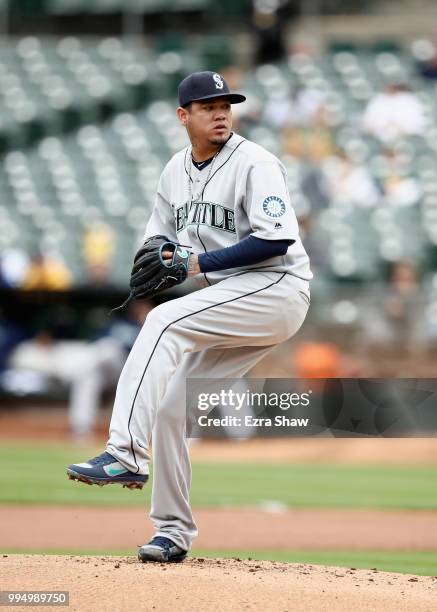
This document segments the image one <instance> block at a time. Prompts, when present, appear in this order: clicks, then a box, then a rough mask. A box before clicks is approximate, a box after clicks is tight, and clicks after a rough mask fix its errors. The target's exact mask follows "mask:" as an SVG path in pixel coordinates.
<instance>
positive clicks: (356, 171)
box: [322, 151, 381, 208]
mask: <svg viewBox="0 0 437 612" xmlns="http://www.w3.org/2000/svg"><path fill="white" fill-rule="evenodd" d="M322 177H323V182H322V184H323V185H324V191H325V195H326V198H327V199H328V201H332V200H336V201H343V202H349V203H351V204H354V205H355V206H360V207H362V208H370V207H372V206H375V205H376V204H377V203H378V201H379V200H380V198H381V192H380V191H379V190H378V186H377V183H376V181H375V180H374V179H373V177H372V175H371V174H370V172H369V170H368V168H367V166H365V165H364V164H361V163H357V162H355V161H353V160H352V159H351V158H350V157H349V156H348V155H347V154H346V153H345V152H344V151H339V152H338V153H337V155H335V156H333V157H329V158H328V159H326V160H325V161H324V163H323V165H322Z"/></svg>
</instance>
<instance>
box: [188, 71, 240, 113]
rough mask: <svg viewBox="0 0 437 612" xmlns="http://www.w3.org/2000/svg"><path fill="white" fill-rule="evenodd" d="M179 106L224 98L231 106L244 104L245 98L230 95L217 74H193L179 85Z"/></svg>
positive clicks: (223, 81) (238, 95) (224, 82)
mask: <svg viewBox="0 0 437 612" xmlns="http://www.w3.org/2000/svg"><path fill="white" fill-rule="evenodd" d="M178 96H179V106H186V105H187V104H189V103H190V102H199V101H200V100H210V99H211V98H221V97H226V98H227V99H228V100H229V102H230V103H231V104H239V103H240V102H244V101H245V99H246V96H243V95H242V94H237V93H231V92H230V91H229V86H228V84H227V83H226V81H225V80H224V78H223V77H222V76H221V75H220V74H218V73H217V72H210V71H209V70H206V71H204V72H193V73H192V74H190V75H188V76H187V77H186V78H185V79H184V80H183V81H181V82H180V83H179V87H178Z"/></svg>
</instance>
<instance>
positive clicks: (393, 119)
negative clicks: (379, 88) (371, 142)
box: [363, 83, 426, 142]
mask: <svg viewBox="0 0 437 612" xmlns="http://www.w3.org/2000/svg"><path fill="white" fill-rule="evenodd" d="M363 126H364V129H365V130H366V131H367V132H369V133H370V134H372V135H373V136H375V137H376V138H379V139H380V140H381V141H383V142H390V141H393V140H395V139H396V138H399V137H400V136H403V135H411V134H423V133H424V131H425V128H426V122H425V114H424V109H423V106H422V104H421V102H420V100H419V99H418V98H417V96H416V95H415V94H414V93H413V92H412V91H411V90H410V88H409V87H408V86H407V85H404V84H401V83H392V84H390V85H387V87H386V88H385V90H384V91H383V92H382V93H379V94H377V95H376V96H374V97H373V98H372V99H371V100H370V102H369V103H368V105H367V108H366V110H365V112H364V117H363Z"/></svg>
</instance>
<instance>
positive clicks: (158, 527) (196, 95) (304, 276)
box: [67, 72, 312, 562]
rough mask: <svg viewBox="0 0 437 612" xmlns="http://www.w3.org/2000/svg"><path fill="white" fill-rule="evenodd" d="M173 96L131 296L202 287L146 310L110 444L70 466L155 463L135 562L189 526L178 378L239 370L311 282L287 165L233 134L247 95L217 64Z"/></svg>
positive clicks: (76, 474) (169, 556) (123, 379)
mask: <svg viewBox="0 0 437 612" xmlns="http://www.w3.org/2000/svg"><path fill="white" fill-rule="evenodd" d="M178 94H179V107H178V109H177V116H178V118H179V121H180V122H181V124H182V125H183V126H184V127H185V128H186V130H187V133H188V136H189V139H190V143H191V145H190V146H188V147H187V148H185V149H184V150H182V151H180V152H179V153H176V155H174V157H173V158H172V159H171V160H170V161H169V162H168V164H167V165H166V167H165V168H164V170H163V172H162V175H161V177H160V181H159V185H158V191H157V196H156V203H155V206H154V209H153V213H152V216H151V218H150V220H149V222H148V225H147V228H146V233H145V237H144V244H143V246H142V247H141V248H140V250H139V251H138V253H137V255H136V256H135V260H134V264H133V269H132V275H131V279H130V289H131V292H130V296H129V299H138V298H142V297H143V298H144V297H150V296H153V295H155V294H156V293H157V292H159V291H162V290H163V289H166V288H168V287H171V286H173V285H176V284H179V283H182V282H183V281H184V280H185V279H186V278H187V277H194V282H195V283H196V284H197V287H198V289H197V291H193V292H192V293H190V294H188V295H184V296H183V297H179V298H177V299H174V300H171V301H168V302H165V303H163V304H161V305H160V306H157V307H156V308H154V309H153V310H152V311H151V312H150V313H149V314H148V315H147V318H146V321H145V323H144V326H143V328H142V330H141V332H140V334H139V336H138V338H137V340H136V342H135V344H134V346H133V348H132V350H131V352H130V354H129V357H128V359H127V362H126V364H125V366H124V369H123V371H122V373H121V376H120V379H119V382H118V386H117V393H116V397H115V402H114V409H113V414H112V419H111V425H110V432H109V440H108V443H107V446H106V451H105V452H104V453H103V454H101V455H99V456H98V457H95V458H94V459H90V460H89V461H87V462H85V463H77V464H73V465H70V466H69V467H68V469H67V474H68V475H69V477H70V478H71V479H73V480H79V481H82V482H86V483H88V484H98V485H106V484H111V483H119V484H121V485H123V486H126V487H129V488H142V487H143V485H144V484H145V483H146V482H147V480H148V472H149V467H148V466H149V462H150V460H151V459H152V460H153V465H154V478H153V490H152V504H151V512H150V516H151V519H152V521H153V524H154V527H155V531H156V535H155V537H154V538H153V539H152V541H151V542H149V543H148V544H145V545H144V546H142V547H141V548H140V549H139V559H140V560H141V561H160V562H163V561H182V560H183V559H184V558H185V557H186V555H187V552H188V551H189V550H190V547H191V543H192V541H193V539H194V538H195V537H196V535H197V529H196V524H195V522H194V519H193V515H192V512H191V508H190V503H189V490H190V484H191V467H190V460H189V453H188V446H187V440H186V437H185V420H186V410H185V382H186V379H187V378H190V377H195V378H202V377H203V378H205V377H215V378H239V377H242V376H244V375H245V374H246V372H248V371H249V370H250V369H251V368H252V367H253V366H254V365H255V364H256V363H257V362H258V361H259V360H260V359H262V358H263V357H264V356H265V355H267V354H268V353H269V352H270V351H271V350H272V349H273V348H274V347H275V346H276V345H277V344H278V343H280V342H283V341H284V340H287V339H288V338H290V337H291V336H293V335H294V334H295V333H296V332H297V331H298V330H299V328H300V326H301V325H302V323H303V321H304V319H305V316H306V313H307V310H308V306H309V301H310V293H309V281H310V280H311V278H312V274H311V271H310V267H309V261H308V256H307V254H306V252H305V250H304V248H303V246H302V243H301V240H300V238H299V231H298V224H297V220H296V216H295V213H294V210H293V208H292V205H291V203H290V197H289V193H288V189H287V178H286V172H285V169H284V167H283V165H282V164H281V162H280V161H279V160H278V159H277V158H276V157H275V156H274V155H272V154H271V153H269V152H268V151H266V150H265V149H263V148H262V147H260V146H259V145H257V144H255V143H253V142H250V141H248V140H246V139H244V138H242V137H241V136H239V135H238V134H236V133H234V132H232V104H239V103H241V102H244V100H245V97H244V96H243V95H241V94H237V93H231V92H230V91H229V87H228V85H227V83H226V82H225V81H224V79H223V78H222V77H221V75H219V74H217V73H214V72H197V73H194V74H191V75H189V76H188V77H186V78H185V79H184V80H183V81H182V82H181V83H180V85H179V89H178ZM182 245H183V246H182ZM151 443H153V444H151ZM151 448H152V450H151ZM152 454H153V457H152V456H151V455H152Z"/></svg>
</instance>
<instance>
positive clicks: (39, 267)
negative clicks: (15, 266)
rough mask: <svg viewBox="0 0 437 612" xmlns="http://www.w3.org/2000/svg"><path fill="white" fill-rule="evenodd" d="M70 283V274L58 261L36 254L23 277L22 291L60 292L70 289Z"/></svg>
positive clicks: (52, 257) (50, 256)
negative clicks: (42, 290)
mask: <svg viewBox="0 0 437 612" xmlns="http://www.w3.org/2000/svg"><path fill="white" fill-rule="evenodd" d="M71 283H72V278H71V274H70V272H69V270H68V268H67V267H66V266H65V264H64V263H63V262H62V261H61V260H60V259H55V258H54V256H52V255H44V254H42V253H36V255H34V256H33V257H32V260H31V262H30V264H29V267H28V269H27V272H26V274H25V276H24V280H23V285H22V289H28V290H34V289H47V290H49V291H62V290H63V289H68V288H69V287H71Z"/></svg>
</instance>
